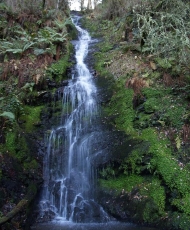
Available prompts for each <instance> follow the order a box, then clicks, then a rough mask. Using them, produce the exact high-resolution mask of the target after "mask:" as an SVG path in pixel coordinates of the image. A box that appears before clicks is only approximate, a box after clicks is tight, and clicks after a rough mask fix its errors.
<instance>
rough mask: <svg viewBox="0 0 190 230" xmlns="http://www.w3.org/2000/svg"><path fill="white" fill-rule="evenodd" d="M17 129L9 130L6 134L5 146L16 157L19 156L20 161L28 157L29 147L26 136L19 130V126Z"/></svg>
mask: <svg viewBox="0 0 190 230" xmlns="http://www.w3.org/2000/svg"><path fill="white" fill-rule="evenodd" d="M14 128H15V130H14V132H13V130H12V131H8V132H7V134H6V144H5V146H3V148H4V149H5V150H6V151H7V152H8V153H9V154H10V155H11V156H12V157H14V158H17V159H18V160H19V161H20V162H22V161H23V160H25V159H26V158H27V157H28V154H29V149H28V146H27V144H26V139H25V137H24V136H23V135H22V134H21V133H20V132H19V131H18V129H17V127H16V126H15V127H14Z"/></svg>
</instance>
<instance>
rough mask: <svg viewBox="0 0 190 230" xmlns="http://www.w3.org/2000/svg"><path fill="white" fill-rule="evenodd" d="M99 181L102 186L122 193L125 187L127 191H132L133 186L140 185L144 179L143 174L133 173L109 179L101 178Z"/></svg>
mask: <svg viewBox="0 0 190 230" xmlns="http://www.w3.org/2000/svg"><path fill="white" fill-rule="evenodd" d="M99 182H100V186H101V187H102V188H105V189H111V190H115V191H116V193H121V191H122V190H123V189H124V190H125V191H126V192H131V191H132V190H133V188H135V187H138V186H140V184H142V183H143V182H144V179H143V177H141V176H138V175H134V174H133V175H130V176H120V177H118V178H113V179H109V180H104V179H100V180H99Z"/></svg>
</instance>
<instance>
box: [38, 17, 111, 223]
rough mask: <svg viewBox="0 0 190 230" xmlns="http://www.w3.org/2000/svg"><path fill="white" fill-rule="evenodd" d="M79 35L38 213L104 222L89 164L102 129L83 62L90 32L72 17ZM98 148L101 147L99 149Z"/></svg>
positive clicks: (52, 138) (51, 141) (53, 134)
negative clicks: (98, 125) (73, 64)
mask: <svg viewBox="0 0 190 230" xmlns="http://www.w3.org/2000/svg"><path fill="white" fill-rule="evenodd" d="M73 23H74V24H75V26H76V28H77V30H78V34H79V38H78V40H77V41H74V42H73V45H74V48H75V58H76V65H75V66H74V67H73V68H74V71H73V72H74V73H73V76H72V79H70V81H69V84H68V86H65V87H64V89H63V92H62V93H61V95H63V98H62V102H63V114H62V116H61V118H60V125H59V126H57V127H54V128H53V129H52V130H51V132H50V134H49V135H48V138H47V152H46V155H45V157H44V171H43V173H44V188H43V193H42V199H41V201H40V211H41V214H40V217H41V218H43V219H45V218H46V219H47V220H48V219H50V218H52V217H53V218H55V219H61V220H65V221H74V222H104V221H106V220H107V219H108V216H107V214H105V212H104V211H103V209H102V208H101V207H100V206H99V205H98V204H97V203H96V202H95V201H94V188H95V184H96V178H95V170H94V168H93V167H92V164H91V157H92V154H96V149H95V147H94V146H95V143H96V140H97V139H98V137H99V138H100V132H99V130H98V128H97V126H96V123H97V121H98V117H99V114H98V113H99V112H98V111H99V109H98V103H97V100H96V91H97V89H96V86H95V84H94V82H93V76H92V74H91V73H90V70H89V68H88V67H87V65H86V64H85V58H86V56H87V54H88V46H89V43H90V42H91V37H90V35H89V33H88V32H87V31H86V30H84V29H82V28H81V27H80V25H79V16H74V17H73ZM97 151H98V150H97Z"/></svg>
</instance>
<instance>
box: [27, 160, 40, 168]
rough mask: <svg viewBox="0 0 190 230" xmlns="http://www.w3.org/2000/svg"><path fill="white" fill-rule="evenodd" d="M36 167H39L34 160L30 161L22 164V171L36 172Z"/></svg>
mask: <svg viewBox="0 0 190 230" xmlns="http://www.w3.org/2000/svg"><path fill="white" fill-rule="evenodd" d="M38 167H39V164H38V163H37V161H36V160H35V159H33V160H31V161H30V162H24V169H25V170H27V171H30V170H36V169H38Z"/></svg>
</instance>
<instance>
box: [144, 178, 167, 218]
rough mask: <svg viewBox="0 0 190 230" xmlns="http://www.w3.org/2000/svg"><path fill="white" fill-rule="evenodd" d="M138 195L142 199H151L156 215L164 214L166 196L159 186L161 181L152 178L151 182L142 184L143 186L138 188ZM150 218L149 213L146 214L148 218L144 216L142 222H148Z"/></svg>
mask: <svg viewBox="0 0 190 230" xmlns="http://www.w3.org/2000/svg"><path fill="white" fill-rule="evenodd" d="M140 194H141V195H142V196H144V197H149V198H151V199H152V201H153V203H154V204H155V205H156V209H157V213H158V214H159V215H163V214H164V210H165V199H166V194H165V189H164V187H163V186H162V185H161V181H160V180H159V179H157V178H153V179H152V180H151V182H149V183H147V182H146V183H144V184H143V186H141V188H140ZM145 213H146V212H145ZM145 213H144V214H145ZM147 217H148V219H147ZM150 217H151V213H148V216H146V214H145V216H144V220H145V221H149V220H150V219H149V218H150Z"/></svg>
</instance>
